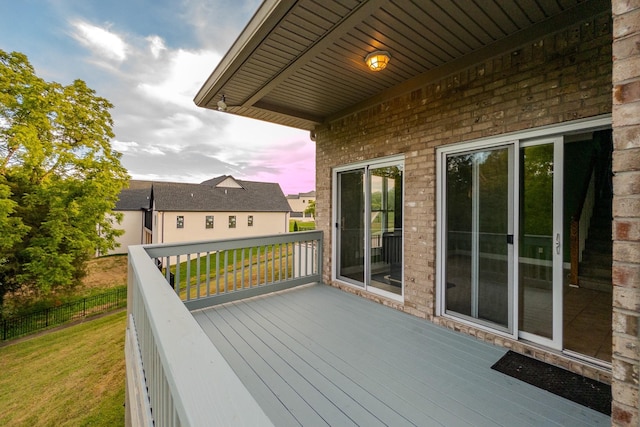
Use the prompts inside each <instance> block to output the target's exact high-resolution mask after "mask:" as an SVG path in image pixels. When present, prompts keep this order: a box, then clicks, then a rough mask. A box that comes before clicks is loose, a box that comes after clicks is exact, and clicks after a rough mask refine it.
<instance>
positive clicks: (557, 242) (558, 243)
mask: <svg viewBox="0 0 640 427" xmlns="http://www.w3.org/2000/svg"><path fill="white" fill-rule="evenodd" d="M556 254H558V255H560V233H557V234H556Z"/></svg>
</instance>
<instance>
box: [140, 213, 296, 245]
mask: <svg viewBox="0 0 640 427" xmlns="http://www.w3.org/2000/svg"><path fill="white" fill-rule="evenodd" d="M208 215H212V216H213V218H214V220H213V221H214V222H213V228H206V217H207V216H208ZM178 216H183V217H184V228H177V226H176V224H177V217H178ZM229 216H235V217H236V228H229ZM249 216H253V226H252V227H250V226H249V225H248V217H249ZM156 221H157V223H156V224H155V226H154V239H153V241H154V243H175V242H189V241H198V240H212V239H216V240H218V239H233V238H241V237H254V236H264V235H268V234H279V233H287V232H288V228H289V215H288V213H287V212H158V213H157V217H156Z"/></svg>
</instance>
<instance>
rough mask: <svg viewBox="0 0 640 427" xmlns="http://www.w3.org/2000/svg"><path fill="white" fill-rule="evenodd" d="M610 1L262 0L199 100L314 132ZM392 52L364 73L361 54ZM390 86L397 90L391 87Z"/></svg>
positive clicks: (204, 104)
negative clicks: (381, 65) (411, 84)
mask: <svg viewBox="0 0 640 427" xmlns="http://www.w3.org/2000/svg"><path fill="white" fill-rule="evenodd" d="M610 8H611V4H610V1H609V0H429V1H427V0H266V1H265V2H264V3H263V4H262V6H261V7H260V9H259V10H258V12H256V14H255V15H254V17H253V19H252V20H251V21H250V22H249V24H248V26H247V27H246V28H245V30H244V31H243V33H241V35H240V37H239V38H238V40H237V41H236V43H235V44H234V45H233V46H232V48H231V49H230V51H229V52H228V53H227V55H226V56H225V58H223V60H222V61H221V63H220V65H219V66H218V67H217V68H216V69H215V70H214V71H213V73H212V75H211V77H209V79H208V80H207V81H206V82H205V84H204V86H203V87H202V89H201V90H200V92H199V93H198V94H197V95H196V98H195V102H196V104H197V105H199V106H201V107H205V108H211V109H217V102H218V101H219V100H220V99H221V97H222V95H224V96H225V99H226V104H227V105H228V110H227V111H228V112H230V113H233V114H238V115H242V116H246V117H252V118H256V119H260V120H266V121H270V122H274V123H280V124H283V125H286V126H292V127H297V128H301V129H308V130H312V129H313V128H314V127H315V126H316V125H317V124H319V123H322V122H323V121H325V120H327V118H331V117H336V116H337V115H339V114H340V113H341V112H345V111H347V110H349V109H353V108H354V106H357V105H359V104H361V103H363V102H366V100H368V99H370V98H372V97H374V96H379V94H381V93H384V92H385V91H389V90H391V89H392V88H399V87H400V88H401V87H402V85H403V84H406V82H407V81H409V80H412V79H420V78H421V79H423V80H426V79H428V78H429V75H434V76H436V75H439V76H441V77H442V76H443V74H444V75H446V74H447V72H451V71H453V70H455V69H456V68H463V67H464V66H469V65H471V64H472V63H473V61H478V60H482V59H486V58H489V57H491V56H494V55H496V54H498V53H501V52H505V51H508V50H509V49H514V48H517V47H518V46H522V45H524V44H526V43H528V42H531V41H535V40H537V39H539V38H541V37H542V36H544V35H545V34H550V33H553V32H555V31H558V30H560V29H562V28H563V27H566V26H567V25H571V24H574V23H576V22H579V21H581V20H585V19H588V18H590V17H592V16H595V15H597V14H600V13H603V12H606V11H608V10H610ZM375 50H386V51H388V52H390V54H391V61H390V62H389V65H388V67H387V68H386V69H385V70H383V71H380V72H376V73H374V72H372V71H370V70H369V69H368V68H367V66H366V65H365V63H364V58H365V56H366V55H367V54H368V53H370V52H373V51H375ZM396 90H397V89H396Z"/></svg>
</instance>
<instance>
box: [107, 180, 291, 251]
mask: <svg viewBox="0 0 640 427" xmlns="http://www.w3.org/2000/svg"><path fill="white" fill-rule="evenodd" d="M115 210H116V211H117V212H120V213H122V214H123V215H124V219H123V222H122V223H121V224H120V227H121V228H123V229H124V230H125V233H124V235H123V236H121V237H120V238H119V242H120V245H121V246H120V247H119V248H117V249H116V251H114V253H126V251H127V247H128V246H129V245H133V244H142V243H145V244H146V243H176V242H189V241H196V240H211V239H229V238H241V237H253V236H263V235H267V234H278V233H286V232H288V229H289V211H290V207H289V204H288V203H287V199H286V198H285V196H284V194H283V192H282V190H281V189H280V185H278V184H277V183H268V182H254V181H241V180H236V179H234V178H233V177H232V176H226V175H225V176H220V177H217V178H213V179H210V180H207V181H204V182H202V183H200V184H183V183H176V182H157V181H154V182H150V181H136V180H133V181H131V184H130V187H129V188H128V189H125V190H123V191H122V192H121V194H120V200H119V201H118V204H117V205H116V209H115Z"/></svg>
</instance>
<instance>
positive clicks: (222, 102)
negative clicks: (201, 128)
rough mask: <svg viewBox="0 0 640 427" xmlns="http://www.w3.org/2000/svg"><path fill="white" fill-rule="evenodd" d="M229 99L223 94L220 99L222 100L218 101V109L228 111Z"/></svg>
mask: <svg viewBox="0 0 640 427" xmlns="http://www.w3.org/2000/svg"><path fill="white" fill-rule="evenodd" d="M226 100H227V99H226V98H225V96H224V95H222V98H221V99H220V101H218V111H227V103H226V102H225V101H226Z"/></svg>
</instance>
